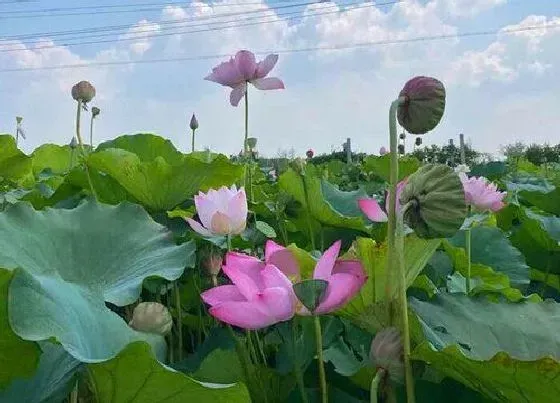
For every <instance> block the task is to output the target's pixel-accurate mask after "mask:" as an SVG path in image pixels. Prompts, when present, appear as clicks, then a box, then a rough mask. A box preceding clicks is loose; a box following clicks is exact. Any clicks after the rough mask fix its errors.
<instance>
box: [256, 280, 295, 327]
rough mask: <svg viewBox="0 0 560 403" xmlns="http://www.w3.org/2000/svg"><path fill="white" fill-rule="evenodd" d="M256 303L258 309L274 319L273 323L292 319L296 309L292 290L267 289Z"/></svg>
mask: <svg viewBox="0 0 560 403" xmlns="http://www.w3.org/2000/svg"><path fill="white" fill-rule="evenodd" d="M255 303H256V304H255V306H256V307H257V309H259V310H260V311H261V312H263V313H265V314H266V315H268V316H270V317H271V318H272V319H273V322H272V323H277V322H283V321H285V320H289V319H291V318H292V317H293V316H294V313H295V308H296V299H295V298H294V296H293V295H292V293H291V292H290V290H288V289H286V288H283V287H272V288H267V289H265V290H264V291H263V292H262V293H261V294H259V295H258V297H257V301H255Z"/></svg>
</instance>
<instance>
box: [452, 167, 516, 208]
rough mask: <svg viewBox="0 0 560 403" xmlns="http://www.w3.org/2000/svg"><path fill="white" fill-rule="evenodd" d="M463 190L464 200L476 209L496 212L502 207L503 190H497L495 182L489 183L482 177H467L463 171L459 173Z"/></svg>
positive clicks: (504, 194)
mask: <svg viewBox="0 0 560 403" xmlns="http://www.w3.org/2000/svg"><path fill="white" fill-rule="evenodd" d="M459 178H460V179H461V182H462V183H463V188H464V191H465V201H466V203H467V204H469V205H471V206H472V207H474V208H475V209H478V210H483V211H485V210H490V211H493V212H496V211H498V210H500V209H501V208H503V207H504V206H505V204H504V203H503V198H504V197H505V196H506V193H505V192H499V191H498V187H497V186H496V184H495V183H489V182H488V180H487V179H486V178H484V177H478V178H477V177H471V178H469V177H468V176H467V175H466V174H465V173H463V172H461V173H459Z"/></svg>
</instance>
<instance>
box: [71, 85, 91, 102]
mask: <svg viewBox="0 0 560 403" xmlns="http://www.w3.org/2000/svg"><path fill="white" fill-rule="evenodd" d="M94 97H95V87H94V86H93V85H91V83H90V82H89V81H80V82H79V83H78V84H76V85H75V86H73V87H72V98H74V99H75V100H76V101H82V102H83V103H88V102H89V101H91V100H92V99H93V98H94Z"/></svg>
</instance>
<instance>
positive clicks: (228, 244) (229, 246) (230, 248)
mask: <svg viewBox="0 0 560 403" xmlns="http://www.w3.org/2000/svg"><path fill="white" fill-rule="evenodd" d="M226 239H227V250H228V252H231V250H232V247H231V234H227V237H226Z"/></svg>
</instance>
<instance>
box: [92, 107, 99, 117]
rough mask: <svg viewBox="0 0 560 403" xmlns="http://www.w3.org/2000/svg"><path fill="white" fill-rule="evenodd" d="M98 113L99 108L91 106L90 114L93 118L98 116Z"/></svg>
mask: <svg viewBox="0 0 560 403" xmlns="http://www.w3.org/2000/svg"><path fill="white" fill-rule="evenodd" d="M100 113H101V109H99V108H98V107H97V106H94V107H93V108H91V116H93V117H94V118H95V117H97V116H99V114H100Z"/></svg>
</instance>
